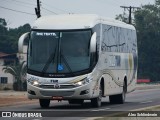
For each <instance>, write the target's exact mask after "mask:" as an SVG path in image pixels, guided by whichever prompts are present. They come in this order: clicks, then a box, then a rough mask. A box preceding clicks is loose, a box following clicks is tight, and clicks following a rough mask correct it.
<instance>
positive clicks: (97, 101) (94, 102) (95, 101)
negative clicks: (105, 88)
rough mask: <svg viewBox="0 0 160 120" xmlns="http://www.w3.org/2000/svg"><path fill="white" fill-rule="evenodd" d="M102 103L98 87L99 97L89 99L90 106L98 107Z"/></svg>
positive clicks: (100, 90)
mask: <svg viewBox="0 0 160 120" xmlns="http://www.w3.org/2000/svg"><path fill="white" fill-rule="evenodd" d="M101 102H102V86H101V85H100V87H99V96H98V97H97V98H92V99H91V105H92V106H93V107H100V106H101Z"/></svg>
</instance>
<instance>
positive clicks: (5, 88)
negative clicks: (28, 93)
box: [3, 87, 11, 90]
mask: <svg viewBox="0 0 160 120" xmlns="http://www.w3.org/2000/svg"><path fill="white" fill-rule="evenodd" d="M3 90H11V89H10V88H8V87H4V88H3Z"/></svg>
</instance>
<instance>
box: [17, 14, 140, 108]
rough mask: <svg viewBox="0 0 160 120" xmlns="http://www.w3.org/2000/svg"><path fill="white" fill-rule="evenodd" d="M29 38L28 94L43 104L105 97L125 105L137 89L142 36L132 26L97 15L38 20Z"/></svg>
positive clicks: (26, 35) (96, 100)
mask: <svg viewBox="0 0 160 120" xmlns="http://www.w3.org/2000/svg"><path fill="white" fill-rule="evenodd" d="M26 39H28V41H29V42H28V52H27V77H26V80H27V92H28V98H29V99H39V104H40V106H41V107H42V108H47V107H49V105H50V101H51V100H58V101H61V100H67V101H68V102H69V104H83V103H84V100H91V105H92V106H93V107H100V106H101V102H102V98H103V97H106V96H109V101H110V103H116V104H123V103H124V102H125V98H126V94H127V93H129V92H132V91H134V90H135V84H136V80H137V59H138V56H137V37H136V30H135V28H134V27H133V26H132V25H129V24H126V23H123V22H121V21H117V20H114V19H109V18H106V17H101V16H98V15H95V14H67V15H65V14H64V15H52V16H44V17H40V18H38V19H37V20H36V21H35V22H34V24H33V26H32V29H31V31H30V32H28V33H24V34H23V35H22V36H21V37H20V38H19V52H20V53H21V52H23V47H22V46H23V43H24V41H25V40H26Z"/></svg>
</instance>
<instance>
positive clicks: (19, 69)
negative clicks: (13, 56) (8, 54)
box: [2, 61, 27, 91]
mask: <svg viewBox="0 0 160 120" xmlns="http://www.w3.org/2000/svg"><path fill="white" fill-rule="evenodd" d="M2 70H3V71H4V72H5V73H10V74H12V75H13V76H14V77H15V82H16V83H17V87H18V88H17V89H18V90H20V91H21V90H24V89H25V88H23V84H24V82H26V81H25V76H26V70H27V68H26V62H25V61H23V62H22V63H19V64H17V65H14V66H6V67H4V68H3V69H2Z"/></svg>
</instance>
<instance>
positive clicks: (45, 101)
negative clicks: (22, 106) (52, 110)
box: [39, 99, 50, 108]
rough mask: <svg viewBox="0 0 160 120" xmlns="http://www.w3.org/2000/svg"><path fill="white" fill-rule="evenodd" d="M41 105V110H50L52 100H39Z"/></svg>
mask: <svg viewBox="0 0 160 120" xmlns="http://www.w3.org/2000/svg"><path fill="white" fill-rule="evenodd" d="M39 104H40V106H41V108H48V107H49V104H50V100H49V99H39Z"/></svg>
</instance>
